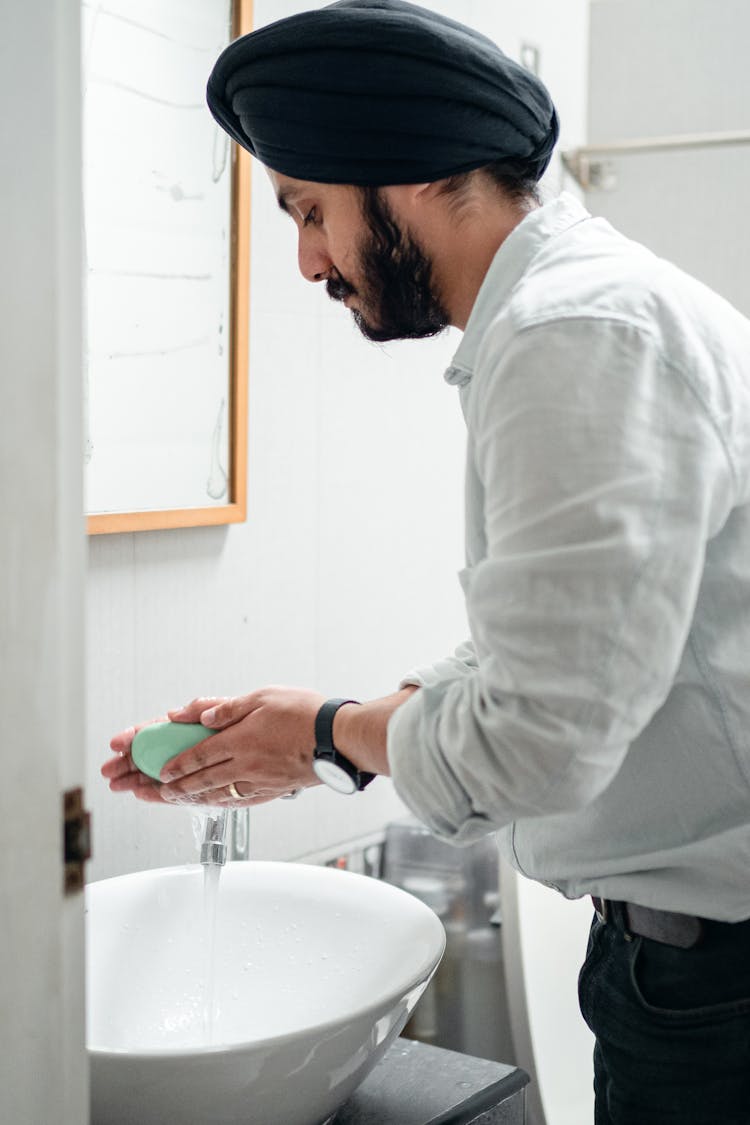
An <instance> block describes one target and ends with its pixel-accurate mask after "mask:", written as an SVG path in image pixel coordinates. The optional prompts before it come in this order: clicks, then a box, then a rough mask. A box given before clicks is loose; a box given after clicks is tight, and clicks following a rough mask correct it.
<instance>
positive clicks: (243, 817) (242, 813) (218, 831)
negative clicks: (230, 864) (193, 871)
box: [201, 808, 250, 867]
mask: <svg viewBox="0 0 750 1125" xmlns="http://www.w3.org/2000/svg"><path fill="white" fill-rule="evenodd" d="M230 811H231V818H230V816H229V813H230ZM249 837H250V809H249V808H244V809H232V810H229V809H212V810H211V811H210V812H209V813H208V814H207V816H206V823H205V826H204V830H203V842H202V844H201V863H203V864H209V865H212V866H215V867H223V865H224V864H225V863H226V861H227V852H229V858H230V859H247V858H248V857H249V851H250V849H249Z"/></svg>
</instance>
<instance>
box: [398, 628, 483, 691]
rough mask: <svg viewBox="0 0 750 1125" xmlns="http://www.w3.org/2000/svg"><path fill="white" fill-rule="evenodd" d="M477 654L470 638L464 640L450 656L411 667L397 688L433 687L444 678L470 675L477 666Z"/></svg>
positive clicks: (459, 677)
mask: <svg viewBox="0 0 750 1125" xmlns="http://www.w3.org/2000/svg"><path fill="white" fill-rule="evenodd" d="M478 666H479V665H478V662H477V654H476V650H475V648H474V643H473V641H471V640H468V641H464V643H463V644H460V645H459V646H458V648H457V649H456V650H455V652H454V653H453V655H452V656H446V657H444V658H443V659H442V660H437V661H436V662H435V663H434V664H429V665H425V666H424V667H419V668H412V670H411V671H410V672H407V674H406V675H405V676H404V677H403V678H402V679H401V680H400V681H399V685H398V686H399V688H405V687H434V686H435V684H439V683H443V682H444V681H446V680H458V679H461V678H462V677H463V676H471V675H473V674H474V672H476V670H477V668H478Z"/></svg>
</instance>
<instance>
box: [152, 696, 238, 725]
mask: <svg viewBox="0 0 750 1125" xmlns="http://www.w3.org/2000/svg"><path fill="white" fill-rule="evenodd" d="M228 698H229V696H228V695H202V696H200V697H199V698H197V699H192V700H191V701H190V703H186V704H185V706H184V707H174V708H172V709H171V710H169V711H167V715H168V717H169V719H170V721H171V722H173V723H199V722H200V717H201V712H202V711H205V710H206V708H209V707H215V706H216V705H217V704H219V703H223V702H224V701H225V700H226V699H228Z"/></svg>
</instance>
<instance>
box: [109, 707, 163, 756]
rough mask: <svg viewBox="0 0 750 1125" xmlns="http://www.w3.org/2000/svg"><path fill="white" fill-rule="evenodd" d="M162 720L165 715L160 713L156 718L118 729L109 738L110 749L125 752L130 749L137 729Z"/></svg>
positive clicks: (120, 752) (119, 752)
mask: <svg viewBox="0 0 750 1125" xmlns="http://www.w3.org/2000/svg"><path fill="white" fill-rule="evenodd" d="M164 720H165V716H164V715H162V716H161V717H160V718H158V719H148V720H147V722H145V723H139V724H138V726H135V727H128V728H127V730H122V731H120V732H119V733H118V734H116V735H114V736H113V737H112V738H111V739H110V742H109V748H110V750H115V751H116V752H117V753H118V754H125V753H126V752H127V751H128V750H129V749H130V746H131V744H132V741H133V739H134V738H135V736H136V735H137V734H138V731H139V730H143V728H144V727H150V726H153V724H154V723H163V722H164Z"/></svg>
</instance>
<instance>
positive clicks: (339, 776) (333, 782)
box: [312, 758, 357, 793]
mask: <svg viewBox="0 0 750 1125" xmlns="http://www.w3.org/2000/svg"><path fill="white" fill-rule="evenodd" d="M312 767H313V769H314V770H315V772H316V774H317V775H318V777H319V778H320V780H321V781H324V782H325V783H326V785H330V787H331V789H335V790H336V792H337V793H356V792H357V783H356V781H355V780H354V778H353V777H351V776H350V774H348V773H347V772H346V770H342V768H341V766H337V765H336V764H335V763H334V762H329V761H327V760H326V759H325V758H315V759H314V760H313V764H312Z"/></svg>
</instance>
